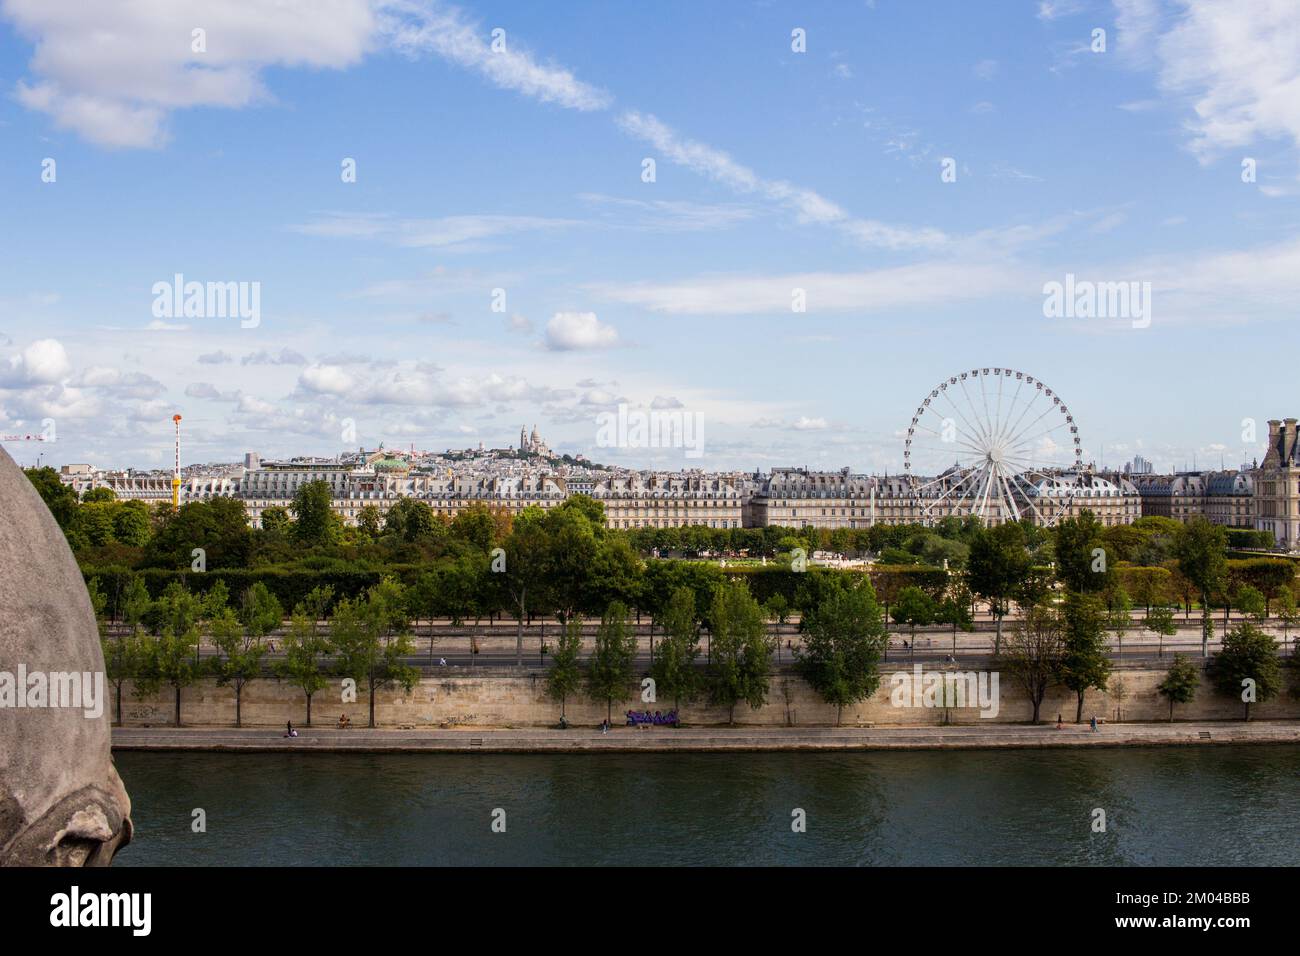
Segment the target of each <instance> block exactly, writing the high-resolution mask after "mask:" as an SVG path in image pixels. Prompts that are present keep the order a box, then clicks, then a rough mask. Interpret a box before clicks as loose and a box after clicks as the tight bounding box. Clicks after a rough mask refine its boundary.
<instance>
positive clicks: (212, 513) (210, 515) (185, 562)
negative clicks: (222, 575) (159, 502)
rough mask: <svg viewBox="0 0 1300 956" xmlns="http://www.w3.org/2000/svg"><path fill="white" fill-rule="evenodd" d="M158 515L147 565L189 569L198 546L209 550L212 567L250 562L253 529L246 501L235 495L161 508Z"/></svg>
mask: <svg viewBox="0 0 1300 956" xmlns="http://www.w3.org/2000/svg"><path fill="white" fill-rule="evenodd" d="M155 518H156V520H157V521H158V527H157V528H156V529H155V530H154V534H153V537H152V538H151V539H150V540H149V543H148V545H147V546H146V547H145V553H144V563H145V565H146V566H148V567H156V568H173V569H177V570H180V569H186V570H188V569H189V567H190V563H191V561H193V555H192V553H191V552H192V551H193V550H194V549H195V548H202V549H203V550H204V551H205V552H206V555H207V557H206V561H207V566H208V569H209V570H212V569H214V568H229V567H243V566H245V565H247V563H248V558H249V555H250V553H251V549H252V541H253V537H252V531H251V530H250V529H249V527H248V514H247V512H246V511H245V510H244V503H243V502H242V501H239V500H238V499H236V498H213V499H211V500H210V501H191V502H187V503H186V504H183V505H181V506H180V508H179V509H177V510H176V511H172V510H171V509H170V508H166V509H160V510H159V511H157V512H155Z"/></svg>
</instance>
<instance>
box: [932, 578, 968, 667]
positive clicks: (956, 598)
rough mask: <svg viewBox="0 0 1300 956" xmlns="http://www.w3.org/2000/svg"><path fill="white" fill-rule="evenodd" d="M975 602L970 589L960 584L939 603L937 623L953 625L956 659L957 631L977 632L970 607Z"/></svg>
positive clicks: (953, 648) (953, 646) (953, 650)
mask: <svg viewBox="0 0 1300 956" xmlns="http://www.w3.org/2000/svg"><path fill="white" fill-rule="evenodd" d="M974 600H975V598H974V596H973V595H972V594H971V593H970V588H968V587H966V585H964V584H961V583H958V584H956V585H954V586H953V587H952V588H951V590H950V591H949V593H948V595H947V596H946V597H945V598H944V599H943V600H942V601H940V602H939V606H938V608H937V609H936V611H935V621H936V622H938V623H940V624H951V625H952V653H953V657H954V658H955V657H956V656H957V631H958V630H962V631H973V630H975V620H974V618H973V617H972V616H971V613H970V606H971V604H972V603H973V602H974Z"/></svg>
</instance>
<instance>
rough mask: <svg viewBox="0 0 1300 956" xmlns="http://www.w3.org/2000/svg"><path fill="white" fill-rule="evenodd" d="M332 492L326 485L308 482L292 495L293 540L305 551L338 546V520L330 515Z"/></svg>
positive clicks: (332, 510)
mask: <svg viewBox="0 0 1300 956" xmlns="http://www.w3.org/2000/svg"><path fill="white" fill-rule="evenodd" d="M333 505H334V492H333V491H332V490H331V489H330V485H329V482H327V481H308V482H306V483H304V484H301V485H299V486H298V490H297V491H295V492H294V493H293V501H292V502H291V503H290V505H289V510H290V511H291V512H293V517H294V523H293V537H294V540H295V541H297V542H298V544H299V545H301V546H302V547H305V548H316V547H322V546H329V545H334V544H337V543H338V540H339V531H340V529H341V527H342V520H341V519H340V518H339V516H338V515H337V514H335V513H334V507H333Z"/></svg>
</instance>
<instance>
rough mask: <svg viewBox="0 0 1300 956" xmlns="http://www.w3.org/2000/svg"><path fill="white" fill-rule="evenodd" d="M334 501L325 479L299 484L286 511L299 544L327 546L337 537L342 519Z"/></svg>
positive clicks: (308, 546) (311, 546) (336, 539)
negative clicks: (334, 505)
mask: <svg viewBox="0 0 1300 956" xmlns="http://www.w3.org/2000/svg"><path fill="white" fill-rule="evenodd" d="M402 500H403V501H411V500H413V499H409V498H404V499H402ZM333 503H334V492H333V491H332V490H331V489H330V485H329V482H327V481H308V482H306V483H305V484H302V485H299V486H298V490H297V491H295V492H294V493H293V501H292V503H291V504H290V505H289V511H290V512H292V513H293V517H294V522H293V529H292V533H293V538H294V540H295V541H296V542H297V543H298V545H299V546H300V547H304V548H316V547H322V546H329V545H332V544H334V543H335V542H337V541H338V539H339V534H340V532H341V530H342V527H343V522H342V521H341V519H340V518H339V516H338V515H337V514H335V513H334V509H333V507H332V505H333ZM425 507H426V508H427V507H428V505H425Z"/></svg>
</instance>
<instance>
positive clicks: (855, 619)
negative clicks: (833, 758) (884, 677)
mask: <svg viewBox="0 0 1300 956" xmlns="http://www.w3.org/2000/svg"><path fill="white" fill-rule="evenodd" d="M922 597H924V594H922ZM906 600H907V598H906V592H904V596H903V597H902V598H901V599H900V602H899V605H898V607H902V606H903V603H904V602H905V601H906ZM926 600H927V601H928V600H929V598H926ZM895 613H897V608H895ZM804 623H805V627H804V641H803V646H802V647H801V648H800V649H799V650H798V651H797V652H796V653H795V657H796V661H797V664H796V666H797V668H798V670H799V673H800V675H801V676H802V677H803V679H804V680H806V681H807V682H808V684H809V686H811V687H812V688H813V689H814V690H815V691H817V693H818V694H819V695H820V696H821V698H822V700H824V701H826V703H828V704H833V705H834V706H835V725H836V726H837V727H838V726H839V725H840V723H841V721H842V720H843V717H844V708H845V707H846V706H851V705H853V704H856V703H857V702H858V701H860V700H866V699H867V698H868V697H870V696H871V695H872V694H874V693H875V692H876V689H877V688H878V687H879V686H880V672H879V670H878V663H879V661H880V654H881V650H882V649H883V645H884V642H885V639H886V637H885V624H884V618H883V616H882V613H881V609H880V605H879V604H878V603H877V602H876V594H875V591H874V590H872V587H871V582H870V581H862V582H861V583H860V584H858V585H857V586H856V587H853V588H846V589H844V590H841V591H838V592H836V593H835V594H832V595H831V596H830V598H829V599H828V600H827V601H826V603H824V604H823V605H821V606H820V607H817V608H814V609H813V610H812V611H811V612H810V614H809V615H808V617H807V618H806V619H805V622H804Z"/></svg>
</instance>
